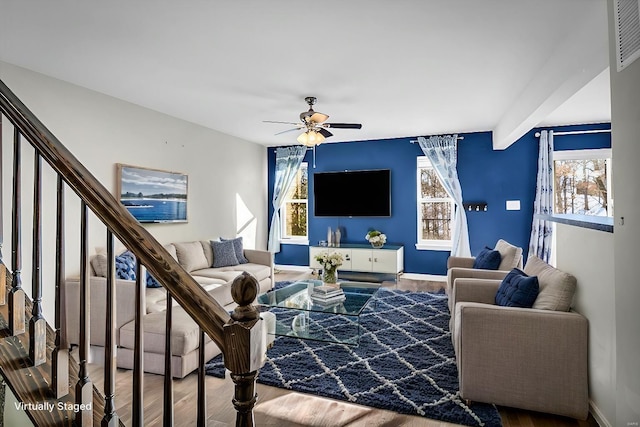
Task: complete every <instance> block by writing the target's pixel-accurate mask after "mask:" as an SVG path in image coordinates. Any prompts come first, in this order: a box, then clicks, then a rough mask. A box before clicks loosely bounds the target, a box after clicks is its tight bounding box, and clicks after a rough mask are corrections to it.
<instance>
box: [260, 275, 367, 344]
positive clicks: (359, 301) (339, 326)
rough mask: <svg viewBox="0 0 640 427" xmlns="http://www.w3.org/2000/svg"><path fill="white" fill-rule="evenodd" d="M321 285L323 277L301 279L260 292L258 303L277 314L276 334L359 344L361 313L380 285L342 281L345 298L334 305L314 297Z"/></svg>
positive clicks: (341, 286)
mask: <svg viewBox="0 0 640 427" xmlns="http://www.w3.org/2000/svg"><path fill="white" fill-rule="evenodd" d="M322 285H323V283H322V281H321V280H300V281H297V282H293V283H291V284H290V285H287V286H285V287H283V288H281V289H277V290H273V291H269V292H267V293H264V294H262V295H259V296H258V298H257V300H256V303H257V304H258V305H259V306H261V307H262V308H263V309H267V308H268V309H269V311H271V312H272V313H274V314H275V316H276V328H275V335H280V336H289V337H295V338H301V339H307V340H314V341H325V342H337V343H342V344H347V345H358V343H359V341H360V335H361V327H360V315H361V314H362V312H363V310H364V308H365V307H366V306H367V304H368V303H369V302H370V301H371V298H372V297H373V295H374V294H375V293H376V292H377V291H378V289H380V284H378V283H367V282H340V288H342V290H343V291H344V295H345V300H344V301H341V302H338V303H335V304H331V305H325V304H321V305H320V304H316V303H314V302H313V301H312V299H311V294H312V293H313V288H314V287H317V286H322Z"/></svg>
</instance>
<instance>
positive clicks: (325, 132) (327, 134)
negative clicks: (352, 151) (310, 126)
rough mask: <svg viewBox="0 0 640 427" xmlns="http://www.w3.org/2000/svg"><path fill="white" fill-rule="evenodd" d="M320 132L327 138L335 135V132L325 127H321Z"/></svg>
mask: <svg viewBox="0 0 640 427" xmlns="http://www.w3.org/2000/svg"><path fill="white" fill-rule="evenodd" d="M318 133H319V134H321V135H322V136H324V137H325V138H329V137H330V136H333V134H332V133H331V132H329V131H328V130H326V129H323V128H319V129H318Z"/></svg>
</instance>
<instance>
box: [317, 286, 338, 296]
mask: <svg viewBox="0 0 640 427" xmlns="http://www.w3.org/2000/svg"><path fill="white" fill-rule="evenodd" d="M311 295H314V296H318V297H331V296H335V295H344V291H343V290H342V289H340V288H338V287H335V286H327V285H322V286H316V287H315V288H313V293H312V294H311Z"/></svg>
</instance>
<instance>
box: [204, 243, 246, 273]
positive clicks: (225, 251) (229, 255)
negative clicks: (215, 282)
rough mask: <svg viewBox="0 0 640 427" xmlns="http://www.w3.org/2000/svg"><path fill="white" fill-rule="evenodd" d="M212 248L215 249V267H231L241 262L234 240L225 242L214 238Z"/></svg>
mask: <svg viewBox="0 0 640 427" xmlns="http://www.w3.org/2000/svg"><path fill="white" fill-rule="evenodd" d="M211 248H212V249H213V267H230V266H234V265H238V264H240V263H239V262H238V258H237V257H236V250H235V248H234V247H233V241H232V240H227V241H225V242H216V241H215V240H212V241H211Z"/></svg>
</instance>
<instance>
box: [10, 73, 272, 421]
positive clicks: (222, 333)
mask: <svg viewBox="0 0 640 427" xmlns="http://www.w3.org/2000/svg"><path fill="white" fill-rule="evenodd" d="M0 113H1V114H0V153H2V132H1V131H2V126H3V124H4V123H5V122H4V121H3V118H5V117H6V118H7V119H8V121H9V122H10V124H11V125H12V126H13V136H14V138H13V174H12V179H13V195H12V212H11V214H12V227H11V228H12V230H11V243H12V244H11V262H12V263H11V274H12V276H11V279H12V280H11V289H10V291H9V295H8V317H9V321H8V330H9V334H10V335H13V336H16V335H21V334H23V333H24V332H25V323H26V316H25V292H24V290H23V288H22V283H21V268H22V256H21V255H22V254H21V230H22V224H21V198H22V195H21V170H20V164H21V140H22V138H24V139H26V140H27V141H28V142H29V143H30V144H31V146H33V148H34V149H35V159H34V215H33V254H32V255H33V256H32V296H33V298H34V301H33V310H32V312H31V318H30V319H29V322H28V323H29V340H30V343H29V357H30V360H31V363H32V365H33V366H35V365H38V364H40V363H42V362H43V350H44V349H45V348H46V347H45V341H46V334H44V333H43V331H44V330H45V329H46V325H47V324H46V322H45V320H44V318H43V317H42V306H41V302H42V283H43V282H42V279H41V257H42V247H41V238H40V233H41V231H40V230H41V212H40V211H41V209H40V205H41V196H40V195H41V176H42V173H41V160H42V159H43V160H44V161H45V162H46V163H47V164H48V165H49V166H50V167H51V168H52V169H53V170H54V171H55V172H56V173H57V180H58V183H57V191H58V197H57V209H56V215H57V219H56V274H55V286H56V301H55V304H56V314H55V346H54V349H53V351H52V354H51V359H52V366H51V374H50V378H51V381H50V382H49V384H51V390H52V393H53V395H54V396H55V397H56V398H61V397H63V396H64V395H65V394H66V393H67V392H70V393H73V390H68V379H69V377H70V373H69V368H68V361H69V354H68V343H67V339H66V336H65V332H64V328H63V326H62V325H63V319H62V313H61V312H60V305H61V303H62V301H61V300H62V297H63V295H62V293H61V291H60V289H61V286H62V283H63V280H64V265H65V256H64V244H65V242H64V231H65V229H64V212H65V209H64V187H65V186H68V187H69V188H71V189H72V190H73V191H74V192H75V194H76V195H77V196H78V197H79V198H80V200H81V224H80V234H81V241H80V314H81V320H80V323H81V325H80V340H79V341H80V343H79V351H78V357H79V372H78V373H77V378H78V381H77V384H76V387H75V402H76V403H77V404H78V405H85V407H88V408H91V405H87V404H88V403H90V402H91V401H92V393H93V389H94V387H93V385H92V383H91V380H90V378H89V376H88V370H87V360H88V351H89V310H90V306H89V274H90V267H89V265H88V264H89V250H88V224H87V222H88V221H87V216H88V212H89V210H91V211H92V212H93V214H95V216H96V217H98V218H99V219H100V220H101V221H102V223H103V224H104V225H105V226H106V227H107V239H106V240H107V260H108V261H107V262H108V273H107V319H105V324H106V331H105V332H106V347H105V362H104V366H105V377H104V396H105V404H104V414H103V417H102V425H103V426H107V425H118V422H119V421H118V417H117V414H116V413H115V408H114V393H115V380H114V375H115V363H114V354H113V347H114V346H113V344H114V343H115V340H114V333H115V313H114V310H115V306H114V305H115V304H114V301H115V264H114V259H115V254H114V249H113V247H114V244H113V243H114V237H117V238H118V239H119V241H120V242H122V244H124V245H125V246H126V247H127V248H128V249H129V250H130V251H131V252H132V253H133V254H134V255H135V256H136V270H137V275H136V294H137V297H136V314H135V322H136V323H135V335H136V346H135V347H136V348H135V349H134V369H133V397H132V422H133V424H134V425H136V426H138V425H140V426H142V425H144V414H143V393H142V390H143V378H144V377H143V372H144V370H143V363H142V360H143V342H142V340H143V331H142V317H143V315H144V314H145V309H144V307H143V306H142V303H141V302H142V298H141V292H143V289H142V287H143V285H142V283H141V280H142V279H141V271H142V270H141V268H142V266H143V265H144V266H145V267H146V269H147V270H148V271H149V272H150V273H151V274H153V276H154V277H155V278H156V280H158V282H160V283H161V284H162V285H163V286H164V288H165V289H166V291H167V315H166V317H167V326H166V332H165V334H166V337H167V339H166V343H165V350H166V351H165V357H167V358H168V359H166V360H168V361H169V362H168V363H165V390H164V400H165V405H164V408H165V409H164V419H165V421H164V424H165V425H172V423H173V410H172V401H171V399H172V396H173V392H172V376H171V363H170V357H171V334H170V326H171V305H172V303H171V302H172V300H175V301H177V303H178V304H179V305H180V306H181V307H182V308H183V309H184V310H185V311H186V312H187V313H188V314H189V315H190V316H191V318H192V319H193V320H194V321H195V322H196V323H197V324H198V325H199V327H200V329H201V337H200V356H199V360H200V362H201V365H203V363H202V362H203V361H204V347H205V346H204V345H203V344H204V334H205V333H206V334H207V335H209V337H210V338H211V339H212V340H213V341H214V342H215V344H217V345H218V347H219V348H220V349H221V351H222V353H223V355H224V360H225V366H226V367H227V369H229V370H230V371H231V373H232V374H231V377H232V379H233V381H234V383H235V394H234V398H233V400H232V402H233V405H234V407H235V408H236V411H237V417H236V425H237V426H251V425H253V424H254V421H253V406H254V403H255V399H256V394H255V391H254V389H255V378H256V374H257V370H258V369H259V368H260V366H261V364H262V352H263V351H264V350H265V348H264V345H265V344H264V342H263V341H262V329H261V328H262V324H261V322H260V318H259V316H258V312H257V311H256V310H255V308H254V307H253V306H251V302H252V301H253V299H254V298H255V296H256V294H257V290H258V287H257V282H256V281H255V278H253V276H251V275H248V274H246V275H244V274H243V275H241V276H240V277H239V278H238V279H237V280H236V281H234V283H233V285H232V296H233V298H234V300H235V301H236V303H238V307H237V308H236V310H235V311H234V313H232V315H231V316H230V315H229V314H228V313H227V311H226V310H225V309H224V308H223V307H222V306H220V304H218V302H217V301H215V300H214V299H213V298H212V297H211V295H210V294H208V293H207V292H206V291H205V290H204V289H203V288H202V287H201V286H200V285H199V284H198V283H197V282H196V281H195V280H194V279H193V278H192V277H191V276H190V275H189V274H188V273H187V272H186V271H185V270H184V269H183V268H182V267H181V266H180V265H179V264H178V263H177V261H176V260H174V259H173V258H172V257H171V255H169V253H168V252H167V251H166V250H165V249H164V248H163V246H162V245H161V244H160V243H159V242H158V241H156V239H155V238H154V237H153V236H152V235H151V234H150V233H149V232H148V231H147V230H146V229H145V228H143V227H142V226H141V225H140V224H139V223H138V222H137V221H136V220H135V219H134V218H133V216H131V215H130V214H129V212H128V211H127V210H126V209H125V208H124V206H123V205H122V204H121V203H120V202H119V201H118V200H117V199H116V198H115V197H114V196H113V195H112V194H111V193H110V192H109V191H108V190H107V189H106V188H105V187H104V186H103V185H102V184H101V183H100V182H99V181H98V180H97V179H96V178H95V177H94V176H93V175H92V174H91V173H90V172H89V171H88V170H87V169H86V168H85V167H84V165H82V164H81V163H80V162H79V161H78V159H76V158H75V157H74V156H73V155H72V154H71V152H69V151H68V150H67V149H66V147H64V145H62V143H61V142H60V141H59V140H58V139H57V138H56V137H55V136H54V135H53V134H52V133H51V132H50V131H49V130H48V129H47V128H46V127H45V126H44V125H43V124H42V123H41V122H40V121H39V120H38V119H37V118H36V117H35V115H34V114H33V113H32V112H31V111H30V110H28V109H27V107H26V106H25V105H24V104H23V103H22V102H21V101H20V100H19V99H18V98H17V97H16V96H15V94H13V92H11V90H9V88H8V87H7V86H6V85H5V84H4V82H2V80H0ZM0 160H1V157H0ZM2 175H3V174H0V189H1V188H2V178H3V176H2ZM0 191H1V190H0ZM0 196H1V193H0ZM0 201H1V199H0ZM2 211H3V209H2V206H1V205H0V220H1V219H2ZM1 224H2V223H1V222H0V225H1ZM2 242H3V230H2V227H1V226H0V260H2ZM4 268H5V266H4V264H0V269H4ZM0 273H1V272H0ZM1 277H2V275H1V274H0V285H2V284H3V282H2V281H3V280H4V279H2V278H1ZM0 295H2V296H0V304H1V303H2V298H3V297H4V287H3V288H0ZM44 359H46V357H44ZM0 370H2V366H0ZM71 374H74V373H73V372H71ZM71 376H75V374H74V375H71ZM198 376H199V379H198V411H197V412H198V425H205V424H206V398H205V386H204V369H203V366H201V367H200V369H199V370H198ZM95 415H96V414H93V413H91V410H90V409H87V410H84V411H80V412H79V413H77V414H76V416H75V424H76V425H79V426H86V425H92V419H95Z"/></svg>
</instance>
